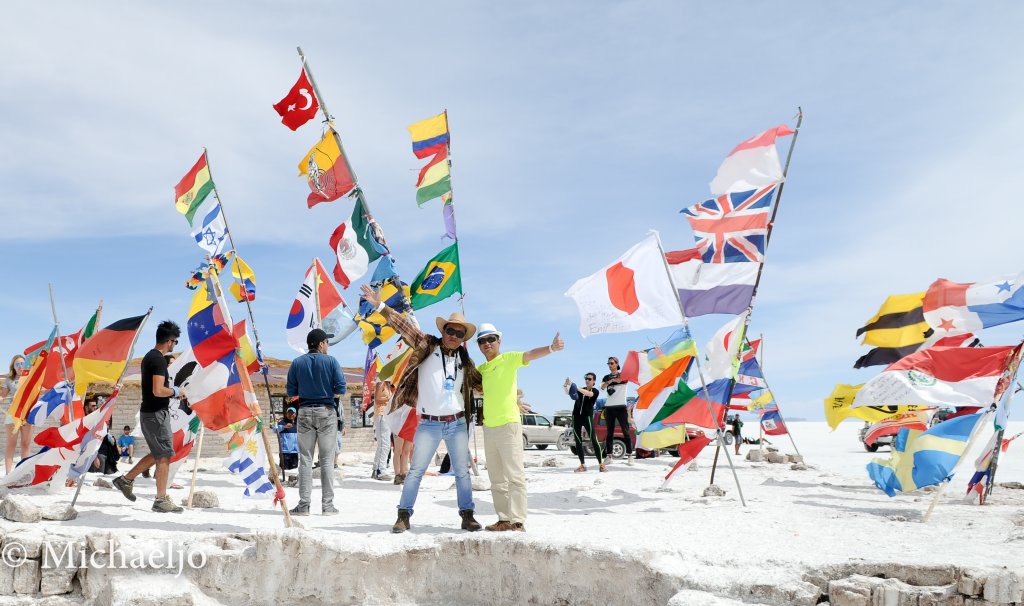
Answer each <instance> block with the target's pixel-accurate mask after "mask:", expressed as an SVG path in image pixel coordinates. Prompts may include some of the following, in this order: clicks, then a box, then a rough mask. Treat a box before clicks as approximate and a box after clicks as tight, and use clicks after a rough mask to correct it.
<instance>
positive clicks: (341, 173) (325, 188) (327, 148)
mask: <svg viewBox="0 0 1024 606" xmlns="http://www.w3.org/2000/svg"><path fill="white" fill-rule="evenodd" d="M338 140H339V139H338V134H337V133H336V132H335V131H334V129H333V128H330V127H328V128H327V130H326V131H325V132H324V136H323V138H321V139H320V142H319V143H317V144H316V145H314V146H313V149H311V150H309V152H308V153H307V154H306V155H305V156H303V158H302V161H301V162H299V174H300V175H306V180H307V182H308V183H309V189H310V194H309V196H307V197H306V204H307V206H309V208H313V207H314V206H316V205H317V204H319V203H321V202H331V201H333V200H337V199H338V198H340V197H342V196H345V195H347V194H348V193H349V192H351V191H352V190H353V189H355V187H356V181H355V177H353V176H352V171H351V169H350V168H349V166H348V159H346V158H345V152H343V151H342V149H341V147H340V146H339V145H338Z"/></svg>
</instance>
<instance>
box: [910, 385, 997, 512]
mask: <svg viewBox="0 0 1024 606" xmlns="http://www.w3.org/2000/svg"><path fill="white" fill-rule="evenodd" d="M995 408H996V405H995V403H993V404H992V405H991V406H990V407H989V409H988V410H986V411H985V413H984V414H982V416H981V418H980V419H978V422H977V423H976V424H975V425H974V428H973V429H971V436H970V437H969V438H968V439H967V445H966V446H964V451H963V453H962V454H961V455H960V458H958V459H957V460H956V463H955V464H954V465H953V469H951V470H949V477H947V478H946V479H945V480H943V481H942V483H941V484H939V488H938V490H936V491H935V498H933V499H932V502H931V504H930V505H928V510H927V511H926V512H925V514H924V517H923V518H922V519H921V523H922V524H927V523H928V520H930V519H931V517H932V512H934V511H935V506H936V505H937V504H938V502H939V498H940V497H941V496H942V493H944V492H945V491H946V487H947V486H949V478H952V477H953V474H955V473H956V470H957V468H959V467H960V463H962V462H963V460H964V455H966V454H967V453H968V452H970V450H971V447H972V446H974V443H975V442H976V441H977V440H978V435H979V434H981V431H980V428H981V427H983V426H984V424H985V420H986V419H988V416H989V415H990V414H992V413H993V412H994V411H995ZM990 481H991V480H990Z"/></svg>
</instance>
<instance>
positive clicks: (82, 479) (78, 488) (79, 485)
mask: <svg viewBox="0 0 1024 606" xmlns="http://www.w3.org/2000/svg"><path fill="white" fill-rule="evenodd" d="M100 304H101V305H102V302H101V303H100ZM152 313H153V307H152V306H150V308H149V309H148V310H147V311H146V315H145V316H143V318H142V323H141V324H139V327H138V328H136V329H135V336H133V337H132V344H131V345H129V346H128V357H127V358H125V361H124V368H122V369H121V374H120V375H118V377H117V381H115V382H114V389H115V390H116V391H117V392H118V393H120V389H119V388H118V386H119V385H121V379H123V378H124V373H125V372H127V371H128V363H129V362H131V359H132V354H133V353H135V344H136V343H138V341H139V334H141V333H142V328H143V327H144V326H146V321H147V320H149V316H150V315H152ZM72 402H74V400H72ZM104 404H105V403H104ZM71 408H74V405H72V406H71ZM111 414H113V413H111ZM83 418H84V417H83ZM75 460H76V461H77V458H76V459H75ZM87 472H88V470H86V471H84V472H82V475H81V476H79V477H78V481H77V482H75V484H76V486H75V496H73V497H71V509H74V508H75V503H77V502H78V495H79V494H80V493H81V492H82V484H85V474H86V473H87Z"/></svg>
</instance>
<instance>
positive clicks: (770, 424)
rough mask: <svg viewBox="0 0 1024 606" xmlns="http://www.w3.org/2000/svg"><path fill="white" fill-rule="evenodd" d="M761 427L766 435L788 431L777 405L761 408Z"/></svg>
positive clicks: (782, 433) (780, 434)
mask: <svg viewBox="0 0 1024 606" xmlns="http://www.w3.org/2000/svg"><path fill="white" fill-rule="evenodd" d="M761 428H762V429H763V430H764V433H765V435H767V436H782V435H786V434H787V433H789V430H788V429H786V423H785V421H783V420H782V413H781V412H779V406H778V405H775V406H772V407H770V408H765V409H762V410H761Z"/></svg>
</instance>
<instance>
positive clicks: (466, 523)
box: [459, 509, 481, 532]
mask: <svg viewBox="0 0 1024 606" xmlns="http://www.w3.org/2000/svg"><path fill="white" fill-rule="evenodd" d="M459 515H460V516H462V529H463V530H468V531H470V532H476V531H478V530H480V528H481V526H480V522H477V521H476V519H475V518H473V510H472V509H460V510H459Z"/></svg>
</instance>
